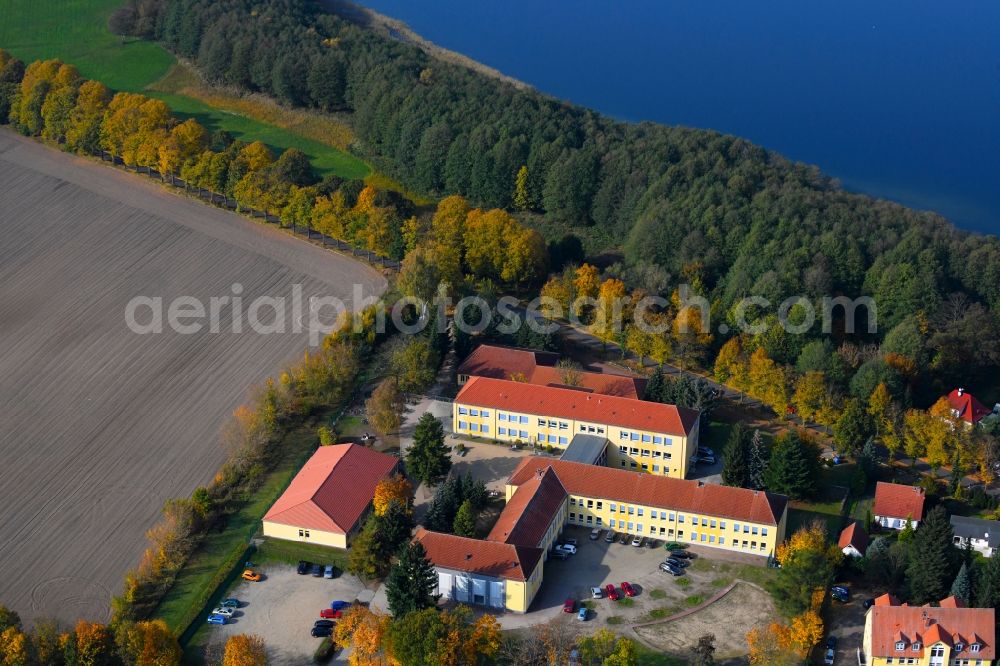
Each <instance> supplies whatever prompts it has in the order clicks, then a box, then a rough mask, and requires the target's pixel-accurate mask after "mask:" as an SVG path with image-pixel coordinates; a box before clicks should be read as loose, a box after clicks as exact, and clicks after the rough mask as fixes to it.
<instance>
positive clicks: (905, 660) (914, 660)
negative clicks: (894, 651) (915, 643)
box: [868, 643, 993, 666]
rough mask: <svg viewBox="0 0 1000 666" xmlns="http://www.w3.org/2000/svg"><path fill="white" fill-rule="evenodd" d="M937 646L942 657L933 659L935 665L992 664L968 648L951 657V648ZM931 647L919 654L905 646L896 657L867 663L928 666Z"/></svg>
mask: <svg viewBox="0 0 1000 666" xmlns="http://www.w3.org/2000/svg"><path fill="white" fill-rule="evenodd" d="M937 645H940V646H941V647H942V648H944V652H943V654H944V656H943V657H942V658H941V660H940V661H939V660H938V658H935V659H934V663H935V664H938V663H941V664H944V665H945V666H952V664H953V663H954V664H958V665H960V666H990V665H991V664H992V663H993V662H992V661H991V660H989V659H978V658H977V657H976V655H975V653H973V652H970V651H969V648H965V649H964V650H962V652H960V653H958V654H954V655H953V654H952V650H951V648H950V647H949V646H948V645H947V644H945V643H938V644H937ZM933 647H934V646H933V645H928V646H923V649H922V650H921V651H920V652H914V651H913V650H911V649H910V647H909V646H907V647H906V649H905V650H903V651H902V652H900V653H899V656H898V657H872V658H871V659H869V660H868V663H869V664H870V666H900V664H913V665H914V666H930V664H931V649H932V648H933ZM952 657H954V658H955V662H952Z"/></svg>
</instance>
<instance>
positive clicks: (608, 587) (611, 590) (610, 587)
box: [604, 583, 619, 601]
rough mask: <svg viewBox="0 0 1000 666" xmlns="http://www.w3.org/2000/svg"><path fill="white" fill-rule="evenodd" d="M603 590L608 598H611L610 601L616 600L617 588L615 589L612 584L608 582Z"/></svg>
mask: <svg viewBox="0 0 1000 666" xmlns="http://www.w3.org/2000/svg"><path fill="white" fill-rule="evenodd" d="M604 591H605V592H606V593H607V595H608V599H611V601H618V597H619V595H618V590H616V589H615V586H614V585H612V584H611V583H608V584H607V585H605V586H604Z"/></svg>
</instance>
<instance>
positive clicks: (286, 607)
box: [208, 564, 366, 665]
mask: <svg viewBox="0 0 1000 666" xmlns="http://www.w3.org/2000/svg"><path fill="white" fill-rule="evenodd" d="M262 571H263V573H264V576H265V577H264V580H262V581H261V582H259V583H249V582H245V581H240V582H239V583H237V584H236V585H235V586H234V587H233V589H232V590H230V591H229V593H228V594H227V596H231V597H236V598H237V599H239V600H240V602H241V603H240V608H239V610H238V611H236V616H235V617H234V618H233V619H232V620H230V622H229V623H228V624H225V625H222V626H213V627H212V628H211V630H210V637H209V641H208V643H209V645H210V646H215V650H217V649H219V648H218V646H221V645H222V644H224V643H225V641H226V639H228V638H229V637H230V636H232V635H233V634H257V635H259V636H261V637H263V639H264V642H265V643H266V644H267V656H268V659H269V660H270V663H271V664H282V665H284V664H308V663H312V657H313V653H314V652H315V651H316V648H317V647H319V644H320V640H321V639H319V638H313V637H312V636H310V635H309V632H310V630H311V629H312V627H313V623H314V622H315V621H316V620H318V619H319V611H320V609H321V608H328V607H329V606H330V602H331V601H334V600H335V599H342V600H344V601H348V602H351V601H354V599H355V597H356V596H357V595H358V593H359V592H364V591H365V590H366V588H365V586H364V584H363V583H362V582H361V581H360V580H358V579H357V578H356V577H354V576H352V575H351V574H348V573H344V574H342V575H341V576H340V577H338V578H335V579H333V580H327V579H325V578H314V577H312V576H300V575H298V574H297V573H296V572H295V567H294V566H292V565H288V564H270V565H266V566H265V567H263V569H262ZM209 649H210V650H212V647H210V648H209ZM215 650H213V651H215ZM332 663H347V662H346V658H345V656H344V654H343V653H338V654H337V656H336V658H335V659H334V661H333V662H332Z"/></svg>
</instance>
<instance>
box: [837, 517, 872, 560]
mask: <svg viewBox="0 0 1000 666" xmlns="http://www.w3.org/2000/svg"><path fill="white" fill-rule="evenodd" d="M848 546H854V549H855V550H856V551H858V552H859V553H861V554H862V555H864V554H865V551H866V550H868V535H867V534H866V533H865V529H864V528H863V527H861V525H860V524H859V523H857V522H853V523H851V524H850V525H848V526H847V527H845V528H844V530H843V531H842V532H841V533H840V541H839V542H837V547H838V548H840V549H841V550H843V549H844V548H847V547H848Z"/></svg>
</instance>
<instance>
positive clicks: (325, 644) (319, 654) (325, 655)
mask: <svg viewBox="0 0 1000 666" xmlns="http://www.w3.org/2000/svg"><path fill="white" fill-rule="evenodd" d="M336 651H337V646H335V645H334V644H333V641H331V640H330V637H329V636H327V637H326V638H324V639H323V640H322V641H320V643H319V647H317V648H316V652H314V653H313V662H314V663H317V664H325V663H327V662H328V661H330V659H331V658H332V657H333V654H334V652H336Z"/></svg>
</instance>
